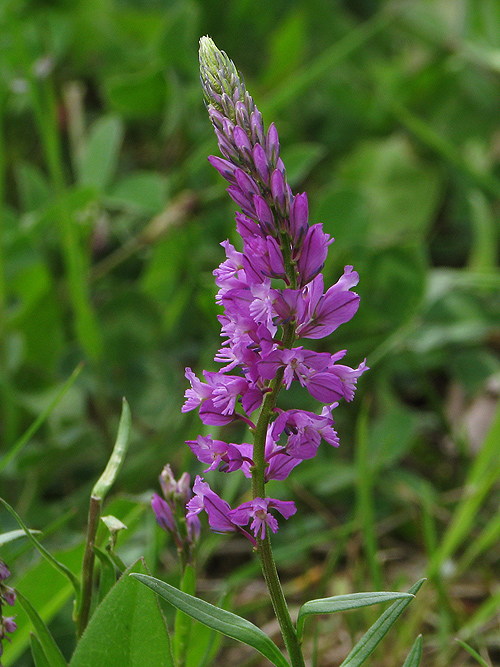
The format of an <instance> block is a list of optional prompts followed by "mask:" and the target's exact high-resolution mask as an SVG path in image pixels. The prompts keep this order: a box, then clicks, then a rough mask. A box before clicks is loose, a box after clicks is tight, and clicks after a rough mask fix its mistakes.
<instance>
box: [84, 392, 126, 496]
mask: <svg viewBox="0 0 500 667" xmlns="http://www.w3.org/2000/svg"><path fill="white" fill-rule="evenodd" d="M130 423H131V416H130V408H129V406H128V403H127V401H126V400H125V399H123V402H122V414H121V417H120V423H119V424H118V433H117V435H116V442H115V446H114V448H113V452H112V454H111V456H110V458H109V461H108V463H107V465H106V468H105V469H104V472H103V473H102V475H101V476H100V477H99V479H98V480H97V482H96V483H95V485H94V488H93V489H92V496H93V497H95V498H99V499H100V500H103V499H104V498H105V496H106V494H107V493H108V491H109V490H110V488H111V487H112V486H113V483H114V481H115V479H116V476H117V475H118V471H119V470H120V468H121V465H122V463H123V459H124V458H125V454H126V453H127V447H128V440H129V435H130Z"/></svg>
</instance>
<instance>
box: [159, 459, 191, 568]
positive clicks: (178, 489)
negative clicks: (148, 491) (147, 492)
mask: <svg viewBox="0 0 500 667" xmlns="http://www.w3.org/2000/svg"><path fill="white" fill-rule="evenodd" d="M160 486H161V488H162V491H163V498H162V497H161V496H159V495H158V494H157V493H154V494H153V499H152V501H151V505H152V507H153V511H154V513H155V515H156V520H157V521H158V523H159V525H160V526H161V527H162V528H163V530H165V531H166V532H167V533H170V534H171V535H172V537H173V538H174V542H175V545H176V547H177V551H178V553H179V555H180V557H181V560H182V562H183V563H184V564H187V563H192V561H193V555H194V554H193V552H194V548H195V546H196V543H197V541H198V538H199V536H200V520H199V519H198V517H197V516H190V517H188V518H186V505H187V503H188V502H189V500H190V499H191V498H192V495H193V494H192V492H191V478H190V476H189V474H188V473H187V472H185V473H184V474H183V475H182V476H181V478H180V479H179V481H176V480H175V478H174V476H173V474H172V470H171V468H170V466H169V465H166V466H165V467H164V468H163V471H162V473H161V475H160Z"/></svg>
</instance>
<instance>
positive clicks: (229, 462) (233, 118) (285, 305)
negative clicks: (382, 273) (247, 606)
mask: <svg viewBox="0 0 500 667" xmlns="http://www.w3.org/2000/svg"><path fill="white" fill-rule="evenodd" d="M200 66H201V81H202V85H203V89H204V94H205V99H206V103H207V108H208V113H209V116H210V119H211V121H212V124H213V126H214V129H215V133H216V135H217V139H218V143H219V148H220V150H221V153H222V155H223V156H224V157H223V158H220V157H214V156H211V157H209V161H210V163H211V164H212V165H213V166H214V167H215V168H216V169H217V171H218V172H219V173H220V174H221V175H222V176H223V177H224V178H225V179H226V181H228V183H229V187H228V188H227V191H228V193H229V195H230V196H231V197H232V199H233V200H234V201H235V202H236V204H238V206H239V207H240V208H241V210H242V212H241V213H236V228H237V231H238V233H239V235H240V236H241V239H242V247H243V249H242V251H238V250H237V249H236V248H235V247H234V246H233V245H231V243H229V241H224V242H223V243H222V244H221V245H222V246H223V247H224V249H225V253H226V260H225V261H224V262H222V264H221V265H220V266H219V268H218V269H216V270H215V271H214V275H215V282H216V284H217V286H218V288H219V290H218V293H217V297H216V301H217V303H218V304H219V305H221V306H222V307H223V309H224V314H223V315H220V316H219V320H220V323H221V325H222V334H221V335H222V336H223V337H224V338H225V341H224V342H223V343H222V347H221V349H220V350H219V351H218V352H217V354H216V356H215V361H216V362H219V363H222V364H223V366H222V368H221V370H220V371H219V372H209V371H203V376H204V379H205V381H204V382H203V381H202V380H200V379H199V378H198V377H196V375H195V374H194V373H193V372H192V371H191V369H189V368H187V369H186V378H187V379H188V380H189V382H190V384H191V387H190V388H189V389H188V390H187V391H186V394H185V397H186V401H185V403H184V406H183V408H182V410H183V412H187V411H190V410H194V409H199V416H200V419H201V421H202V422H203V423H204V424H208V425H214V426H220V425H225V424H229V423H231V422H233V421H235V420H243V421H244V422H246V423H247V424H248V425H249V426H250V428H251V430H252V431H254V432H255V431H256V430H258V429H259V422H257V424H254V423H253V422H252V420H251V416H252V413H254V412H255V411H256V410H257V409H259V408H260V415H261V416H262V414H263V410H264V406H265V405H266V400H267V407H270V410H271V412H272V416H271V418H270V419H269V418H268V419H267V422H266V423H265V424H264V428H265V435H264V438H265V447H264V450H265V451H264V457H265V463H264V465H265V473H264V483H265V482H267V481H269V480H271V479H277V480H283V479H285V478H286V477H287V476H288V474H289V473H290V471H291V470H292V469H293V468H294V467H295V466H297V465H298V464H299V463H300V462H301V461H303V460H305V459H309V458H312V457H313V456H314V455H315V454H316V451H317V449H318V447H319V444H320V442H321V439H323V440H325V441H326V442H327V443H329V444H330V445H333V446H335V447H336V446H337V445H338V444H339V443H338V437H337V433H336V432H335V430H334V428H333V425H334V421H333V419H332V409H333V408H334V407H336V406H337V405H338V401H339V400H340V399H342V398H345V399H346V400H347V401H350V400H352V398H353V396H354V391H355V385H356V382H357V380H358V378H359V376H360V375H361V374H362V373H363V371H364V370H365V369H366V364H365V362H363V363H361V364H360V365H359V366H358V368H356V369H353V368H350V367H349V366H345V365H343V364H341V363H339V361H340V360H341V359H342V358H343V356H344V355H345V353H346V351H345V350H342V351H340V352H337V353H336V354H333V355H332V354H329V353H327V352H314V351H312V350H307V349H305V348H304V347H303V346H302V345H295V342H296V340H297V339H298V338H302V339H303V338H308V339H319V338H324V337H325V336H328V335H329V334H331V333H332V332H333V331H335V329H337V327H338V326H340V325H341V324H343V323H344V322H347V321H348V320H350V319H351V318H352V317H353V315H354V314H355V312H356V311H357V308H358V303H359V296H358V295H357V294H356V293H354V292H352V291H351V289H352V288H353V287H354V286H355V285H356V284H357V283H358V274H357V273H356V271H353V268H352V267H351V266H346V267H345V270H344V274H343V276H342V277H341V278H340V280H338V282H337V283H335V285H333V286H332V287H330V288H329V289H327V290H326V291H324V282H323V276H322V274H321V270H322V268H323V265H324V263H325V259H326V256H327V252H328V246H329V245H330V244H331V243H332V242H333V239H332V238H330V236H329V235H328V234H326V233H325V232H324V231H323V227H322V225H321V224H314V225H309V224H308V204H307V196H306V194H305V193H303V194H298V195H295V196H294V195H293V194H292V191H291V189H290V186H289V185H288V183H287V177H286V172H285V167H284V164H283V161H282V160H281V158H280V144H279V140H278V134H277V131H276V128H275V126H274V124H271V126H270V127H269V129H268V130H267V133H266V132H265V131H264V125H263V122H262V116H261V114H260V113H259V111H258V109H257V107H256V106H255V104H254V102H253V99H252V98H251V96H250V95H249V94H248V92H247V91H246V90H245V85H244V83H243V81H242V79H241V77H240V76H239V75H238V73H237V71H236V69H235V67H234V64H233V63H232V61H231V60H229V58H228V57H227V55H226V54H225V53H224V52H222V51H219V50H218V49H217V47H216V46H215V44H214V43H213V41H212V40H211V39H210V38H208V37H204V38H202V39H201V40H200ZM235 371H238V373H237V374H236V373H235ZM294 381H295V382H299V384H300V385H301V386H302V387H305V388H306V389H307V391H308V392H309V393H310V394H311V396H313V397H314V398H315V399H317V400H318V401H320V402H321V403H324V404H326V405H325V406H324V407H323V409H322V411H321V414H319V415H318V414H315V413H312V412H307V411H305V410H298V409H295V410H286V411H283V410H281V409H279V408H277V407H276V397H277V395H278V393H279V391H280V390H281V388H283V387H284V388H286V389H289V387H290V385H291V384H292V382H294ZM259 419H260V417H259ZM188 444H189V445H190V447H191V449H192V451H193V452H194V454H195V455H196V456H197V457H198V459H199V460H200V461H201V462H202V463H205V464H208V467H207V468H206V470H214V469H216V468H218V469H219V470H221V471H223V472H232V471H234V470H238V469H240V470H242V472H243V474H244V475H245V476H246V477H252V476H253V475H254V474H255V469H256V467H257V466H258V462H257V461H256V460H255V459H256V456H255V451H254V448H255V447H256V444H255V443H254V445H252V444H249V443H243V444H235V443H226V442H223V441H222V440H215V439H212V437H211V436H199V437H198V438H197V440H195V441H189V442H188ZM262 488H263V485H262ZM193 490H194V493H195V496H194V498H192V499H191V500H190V501H189V503H188V505H187V507H188V510H189V512H188V515H187V516H188V519H191V518H193V517H194V516H196V515H197V514H198V513H199V512H201V511H202V510H203V509H204V510H205V511H206V512H207V514H208V520H209V524H210V526H211V528H212V529H213V530H214V531H216V532H230V531H240V532H242V533H243V534H245V535H246V537H248V539H250V540H251V541H252V543H254V544H255V543H256V539H264V537H265V531H266V527H268V528H270V530H272V531H273V532H276V530H277V528H278V524H277V521H276V519H275V517H273V516H272V514H271V513H270V511H269V510H271V509H275V510H277V511H278V512H279V513H281V514H282V516H284V517H285V518H288V517H289V516H291V515H292V514H293V513H294V512H295V511H296V510H295V505H294V504H293V502H290V501H280V500H276V499H273V498H261V497H258V496H257V497H254V499H253V500H251V501H249V502H246V503H243V504H242V505H240V506H239V507H237V508H236V509H231V508H230V507H229V505H228V504H227V503H226V502H225V501H223V500H222V499H221V498H219V496H217V494H216V493H215V492H214V491H212V490H211V489H210V487H209V485H208V483H207V482H205V481H203V480H202V478H201V477H197V478H196V481H195V484H194V489H193ZM248 524H250V528H249V530H250V531H251V532H249V531H248V530H246V529H245V527H247V526H248ZM252 532H253V535H252Z"/></svg>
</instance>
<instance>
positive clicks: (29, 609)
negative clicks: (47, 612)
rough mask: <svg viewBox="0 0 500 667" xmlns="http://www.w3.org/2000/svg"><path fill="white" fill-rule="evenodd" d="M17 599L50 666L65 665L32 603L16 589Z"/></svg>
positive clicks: (63, 666) (59, 666)
mask: <svg viewBox="0 0 500 667" xmlns="http://www.w3.org/2000/svg"><path fill="white" fill-rule="evenodd" d="M17 599H18V600H19V604H20V605H21V607H22V608H23V610H24V611H25V612H26V614H27V615H28V616H29V619H30V621H31V623H32V624H33V628H34V630H35V634H36V636H37V639H38V641H39V642H40V645H41V648H42V651H43V653H44V655H45V657H46V658H47V661H48V663H49V665H50V666H51V667H66V660H65V659H64V657H63V654H62V653H61V650H60V649H59V647H58V646H57V644H56V643H55V641H54V638H53V637H52V635H51V634H50V632H49V629H48V628H47V626H46V625H45V623H44V622H43V621H42V619H41V618H40V616H39V615H38V613H37V612H36V610H35V609H34V607H33V605H32V604H31V603H30V601H29V600H28V599H27V598H25V597H24V595H22V594H21V593H19V591H17Z"/></svg>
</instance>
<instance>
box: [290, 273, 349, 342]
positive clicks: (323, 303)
mask: <svg viewBox="0 0 500 667" xmlns="http://www.w3.org/2000/svg"><path fill="white" fill-rule="evenodd" d="M358 280H359V276H358V274H357V273H356V271H353V270H352V266H346V267H345V270H344V275H343V276H342V278H340V279H339V280H338V281H337V282H336V283H335V285H332V286H331V287H330V288H329V289H328V290H327V291H326V293H325V294H323V276H322V275H321V274H319V275H318V276H316V278H314V279H313V280H312V281H311V282H310V283H309V284H308V285H306V287H305V288H304V293H303V309H304V312H303V314H302V316H301V317H300V319H299V318H297V319H298V326H297V329H296V332H297V336H300V337H301V338H324V337H325V336H328V335H329V334H331V333H332V332H333V331H335V329H337V327H339V326H340V325H341V324H344V322H348V321H349V320H350V319H351V318H352V317H353V316H354V315H355V313H356V311H357V310H358V305H359V296H358V295H357V294H356V293H355V292H350V291H349V290H350V289H351V287H354V286H355V285H357V284H358Z"/></svg>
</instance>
